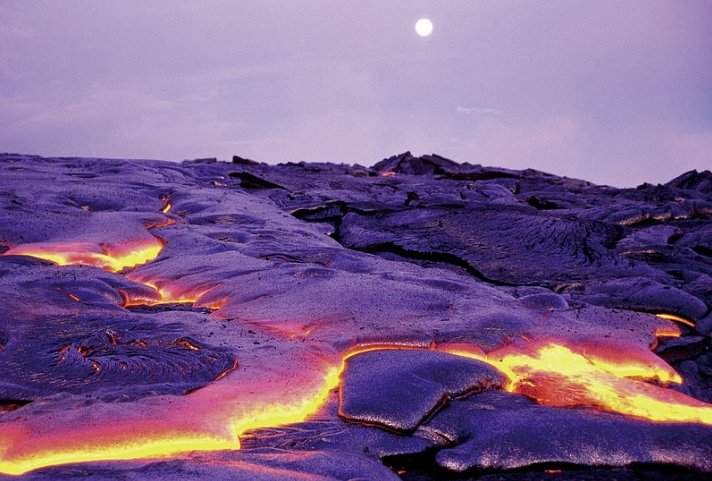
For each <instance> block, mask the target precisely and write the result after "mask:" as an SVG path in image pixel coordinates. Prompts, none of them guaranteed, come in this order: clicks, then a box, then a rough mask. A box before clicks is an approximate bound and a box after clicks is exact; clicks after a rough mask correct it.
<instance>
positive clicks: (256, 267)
mask: <svg viewBox="0 0 712 481" xmlns="http://www.w3.org/2000/svg"><path fill="white" fill-rule="evenodd" d="M0 197H1V198H2V200H1V204H0V205H1V206H2V208H1V209H0V289H1V292H2V296H1V297H0V478H2V479H22V480H65V479H66V480H69V479H77V478H82V479H88V480H117V479H125V480H139V479H179V480H199V479H214V480H242V479H244V480H258V481H267V480H292V479H300V480H307V481H312V480H313V481H317V480H318V481H327V480H357V479H358V480H374V481H375V480H389V479H393V480H397V479H406V480H411V481H416V480H435V479H451V480H470V479H482V480H543V479H565V480H572V479H600V478H602V477H606V478H611V479H621V480H640V479H650V480H653V479H678V480H691V479H701V478H710V473H712V352H711V351H710V335H711V334H712V314H711V313H710V312H711V311H710V307H711V306H712V222H711V221H710V217H711V216H712V173H710V172H709V171H704V172H701V173H700V172H697V171H692V172H688V173H685V174H682V175H681V176H679V177H677V178H676V179H673V180H671V181H670V182H668V183H666V184H664V185H649V184H644V185H642V186H639V187H638V188H634V189H618V188H613V187H608V186H598V185H593V184H591V183H589V182H585V181H580V180H575V179H568V178H563V177H558V176H555V175H551V174H546V173H543V172H538V171H534V170H525V171H513V170H506V169H500V168H487V167H481V166H479V165H469V164H458V163H455V162H452V161H450V160H448V159H444V158H442V157H439V156H437V155H432V156H423V157H414V156H412V155H410V154H409V153H405V154H401V155H398V156H395V157H391V158H388V159H385V160H383V161H382V162H379V163H378V164H376V165H375V166H374V167H371V168H366V167H361V166H347V165H334V164H307V163H299V164H283V165H277V166H269V165H265V164H258V163H255V162H252V161H248V160H245V159H241V158H239V157H236V158H235V159H234V161H233V163H225V162H217V161H215V160H214V159H202V160H195V161H185V162H183V163H170V162H162V161H148V160H146V161H129V160H115V159H87V158H41V157H36V156H27V155H18V154H2V155H0Z"/></svg>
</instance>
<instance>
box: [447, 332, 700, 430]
mask: <svg viewBox="0 0 712 481" xmlns="http://www.w3.org/2000/svg"><path fill="white" fill-rule="evenodd" d="M448 352H451V353H453V354H457V355H460V356H465V357H469V358H471V359H477V360H480V361H484V362H486V363H488V364H490V365H492V366H493V367H495V368H497V369H499V370H500V371H501V372H502V373H504V374H505V375H506V376H507V378H508V379H509V385H508V387H507V390H508V391H512V392H517V393H520V394H525V395H527V396H529V397H532V398H534V399H536V400H537V401H538V402H539V403H540V404H544V405H548V406H592V407H597V408H600V409H604V410H607V411H611V412H615V413H619V414H626V415H630V416H637V417H642V418H645V419H649V420H651V421H666V422H691V423H703V424H712V405H709V404H706V403H703V402H701V401H698V400H696V399H694V398H692V397H690V396H687V395H685V394H682V393H680V392H677V391H674V390H672V389H667V388H664V387H660V386H656V385H655V384H649V383H647V382H643V381H641V380H638V379H639V378H642V379H647V380H656V381H661V380H662V381H664V382H680V381H681V379H680V377H679V375H677V374H676V373H675V374H673V372H674V371H672V368H669V367H668V368H667V369H666V368H665V367H664V366H663V365H664V364H665V363H664V362H663V361H662V360H660V361H659V362H658V365H651V366H649V367H648V368H646V367H645V364H644V363H636V362H630V361H629V360H627V359H625V357H624V356H626V355H627V354H628V353H625V352H621V353H620V355H621V357H623V359H622V360H621V361H618V362H614V361H613V360H611V359H602V358H589V357H586V356H584V355H582V354H581V353H578V352H574V351H573V350H571V349H570V348H569V347H567V346H565V345H562V344H558V343H548V344H542V345H539V346H536V345H535V346H533V347H524V348H523V349H519V350H517V349H514V348H512V347H508V348H503V349H501V350H498V351H494V352H492V353H490V354H489V355H487V356H485V357H483V356H482V355H481V354H479V353H470V352H467V351H466V350H463V349H462V348H456V349H452V350H449V351H448ZM671 371H672V372H671ZM630 377H633V379H631V378H630Z"/></svg>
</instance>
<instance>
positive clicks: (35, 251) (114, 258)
mask: <svg viewBox="0 0 712 481" xmlns="http://www.w3.org/2000/svg"><path fill="white" fill-rule="evenodd" d="M161 249H163V243H162V242H161V240H160V239H158V238H156V237H150V238H147V239H145V240H142V241H140V242H138V241H137V242H134V243H131V244H129V245H126V246H113V245H111V246H110V245H105V244H102V245H95V244H90V243H83V242H37V243H31V244H22V245H19V246H16V247H13V248H11V249H10V250H8V251H7V252H5V253H4V254H3V255H19V256H30V257H36V258H38V259H44V260H48V261H51V262H54V263H55V264H57V265H60V266H66V265H85V266H94V267H100V268H102V269H105V270H107V271H110V272H119V271H121V270H123V269H127V268H131V267H136V266H138V265H141V264H145V263H146V262H150V261H152V260H153V259H155V258H156V257H158V254H159V253H160V252H161Z"/></svg>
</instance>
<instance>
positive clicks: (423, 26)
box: [415, 18, 433, 37]
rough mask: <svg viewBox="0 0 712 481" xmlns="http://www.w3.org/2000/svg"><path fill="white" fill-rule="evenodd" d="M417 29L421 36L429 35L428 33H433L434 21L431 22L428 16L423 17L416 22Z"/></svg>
mask: <svg viewBox="0 0 712 481" xmlns="http://www.w3.org/2000/svg"><path fill="white" fill-rule="evenodd" d="M415 31H416V32H417V34H418V35H420V36H421V37H427V36H428V35H430V34H431V33H433V22H431V21H430V20H429V19H427V18H421V19H420V20H418V21H417V22H415Z"/></svg>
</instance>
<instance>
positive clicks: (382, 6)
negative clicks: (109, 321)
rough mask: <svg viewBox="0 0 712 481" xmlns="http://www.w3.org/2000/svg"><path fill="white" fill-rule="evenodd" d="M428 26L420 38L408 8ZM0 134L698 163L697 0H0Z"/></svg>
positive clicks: (706, 16)
mask: <svg viewBox="0 0 712 481" xmlns="http://www.w3.org/2000/svg"><path fill="white" fill-rule="evenodd" d="M419 17H429V18H430V19H432V21H433V24H434V26H435V31H434V32H433V34H432V35H431V36H430V37H427V38H421V37H418V36H417V35H416V34H415V31H414V29H413V26H414V24H415V21H416V20H417V19H418V18H419ZM0 19H2V27H1V28H0V151H3V152H5V151H9V152H21V153H34V154H42V155H63V156H100V157H131V158H161V159H169V160H182V159H187V158H195V157H213V156H215V157H218V158H221V159H229V158H230V157H231V156H232V155H233V154H239V155H241V156H244V157H250V158H254V159H255V160H260V161H266V162H270V163H273V162H282V161H285V162H286V161H301V160H305V161H332V162H345V163H356V162H357V163H361V164H365V165H370V164H373V163H374V162H376V161H378V160H380V159H382V158H383V157H386V156H390V155H392V154H395V153H399V152H402V151H404V150H411V151H412V152H413V153H415V154H426V153H431V152H437V153H440V154H442V155H445V156H447V157H450V158H452V159H454V160H458V161H461V162H462V161H468V162H471V163H481V164H485V165H497V166H503V167H509V168H526V167H532V168H536V169H541V170H545V171H549V172H553V173H557V174H561V175H567V176H572V177H579V178H585V179H587V180H591V181H594V182H597V183H607V184H611V185H616V186H634V185H637V184H639V183H642V182H644V181H648V182H653V183H656V182H664V181H667V180H669V179H670V178H672V177H674V176H676V175H677V174H679V173H681V172H682V171H685V170H689V169H693V168H697V169H698V170H699V169H709V168H711V167H712V27H710V26H711V25H712V2H710V1H693V0H684V1H683V0H670V1H656V0H646V1H626V0H616V1H605V0H586V1H571V0H561V1H541V2H532V1H504V0H497V1H486V0H462V1H456V0H453V1H447V2H435V1H424V0H423V1H417V0H414V1H411V0H409V1H407V2H406V1H397V2H395V1H383V0H377V1H372V0H359V1H353V0H351V1H340V0H331V1H326V0H321V1H317V0H311V1H302V0H282V1H269V0H255V1H232V0H230V1H228V0H226V1H195V2H178V1H173V0H170V1H168V0H152V1H148V2H147V1H144V0H140V1H127V0H122V1H120V2H118V1H117V2H98V1H93V0H86V1H82V0H71V1H64V0H47V1H34V0H16V1H15V0H9V1H8V0H0Z"/></svg>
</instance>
